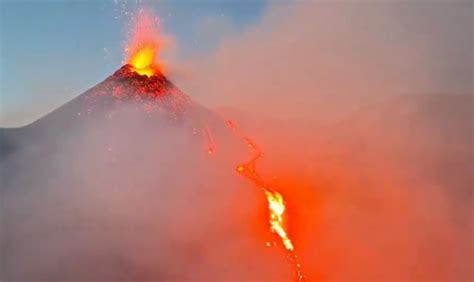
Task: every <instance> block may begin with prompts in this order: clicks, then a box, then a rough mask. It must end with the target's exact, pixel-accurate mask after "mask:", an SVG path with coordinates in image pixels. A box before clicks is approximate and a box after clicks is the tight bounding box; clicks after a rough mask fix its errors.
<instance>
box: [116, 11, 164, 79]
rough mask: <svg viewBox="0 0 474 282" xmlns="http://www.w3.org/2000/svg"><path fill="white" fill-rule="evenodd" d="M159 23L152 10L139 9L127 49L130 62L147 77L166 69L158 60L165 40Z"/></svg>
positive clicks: (138, 71) (137, 71)
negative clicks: (159, 28)
mask: <svg viewBox="0 0 474 282" xmlns="http://www.w3.org/2000/svg"><path fill="white" fill-rule="evenodd" d="M158 24H159V19H158V17H156V16H154V15H153V13H152V12H150V11H147V10H143V9H141V10H139V11H138V13H136V14H135V17H134V21H133V29H132V30H131V36H130V38H129V42H128V46H127V47H126V49H125V52H126V53H127V55H128V64H130V65H131V66H132V68H133V70H134V71H135V72H136V73H138V74H141V75H146V76H147V77H151V76H153V75H156V74H158V73H160V72H163V69H164V65H163V63H161V62H159V60H158V58H159V52H160V51H161V47H162V45H163V42H164V40H163V36H161V34H160V32H159V30H158Z"/></svg>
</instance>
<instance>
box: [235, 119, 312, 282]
mask: <svg viewBox="0 0 474 282" xmlns="http://www.w3.org/2000/svg"><path fill="white" fill-rule="evenodd" d="M227 124H228V125H229V127H230V128H231V129H232V130H233V131H234V132H235V133H238V132H237V126H236V124H235V122H233V121H231V120H228V122H227ZM244 140H245V142H246V143H247V145H248V146H249V147H250V148H251V149H253V150H254V151H255V156H254V157H253V158H252V159H251V160H250V162H248V163H245V164H240V165H238V166H237V167H236V170H237V172H238V173H239V174H241V175H243V176H244V177H246V178H247V179H250V180H251V181H252V182H253V183H254V184H255V185H256V186H257V187H259V188H260V189H261V190H262V191H263V192H264V193H265V197H266V198H267V202H268V210H269V213H270V219H269V222H270V230H271V231H272V232H273V233H276V234H277V235H278V236H279V237H280V239H281V241H282V243H283V246H284V247H285V249H286V250H287V252H288V258H289V259H290V261H291V262H292V264H293V266H294V268H295V276H296V281H298V282H300V281H303V280H304V279H305V277H306V276H305V275H304V274H303V272H302V270H301V264H300V263H299V260H298V256H297V255H296V254H295V252H294V250H295V247H294V245H293V242H292V241H291V239H290V238H289V236H288V233H287V231H286V229H285V226H284V222H283V216H284V213H285V209H286V208H285V202H284V200H283V196H282V195H281V194H280V193H278V192H277V191H276V190H274V189H272V188H270V186H269V185H268V184H267V183H266V181H265V180H264V179H263V178H262V177H261V176H260V174H258V172H257V170H256V166H255V163H256V162H257V160H259V159H260V158H262V156H263V152H262V151H261V150H260V149H259V148H258V147H257V146H256V144H255V142H253V140H252V139H250V138H249V137H245V138H244Z"/></svg>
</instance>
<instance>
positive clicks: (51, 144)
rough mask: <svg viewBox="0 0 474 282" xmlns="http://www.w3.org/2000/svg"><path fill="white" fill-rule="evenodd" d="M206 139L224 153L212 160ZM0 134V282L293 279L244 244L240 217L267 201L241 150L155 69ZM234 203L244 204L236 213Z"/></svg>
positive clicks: (124, 77)
mask: <svg viewBox="0 0 474 282" xmlns="http://www.w3.org/2000/svg"><path fill="white" fill-rule="evenodd" d="M214 134H215V135H219V141H221V142H222V143H223V144H226V147H228V148H229V149H228V151H227V153H226V150H225V149H223V148H222V149H221V150H219V154H218V155H216V156H214V155H211V156H210V154H213V153H214V152H215V148H214V146H215V144H214V143H213V142H214V141H213V135H214ZM0 135H1V136H0V140H1V144H0V145H1V160H2V162H1V168H2V189H1V195H2V197H1V201H2V203H1V213H0V215H1V220H2V224H1V226H2V228H1V232H0V235H1V250H2V252H1V265H0V274H1V275H0V279H1V280H2V281H3V280H5V281H37V280H38V279H40V280H44V281H66V280H67V281H150V280H154V281H156V280H163V279H164V280H181V281H182V280H188V279H196V278H197V279H202V280H216V279H217V280H228V279H238V280H249V279H258V280H264V279H270V280H272V279H273V280H275V279H280V278H281V277H282V276H287V277H290V276H291V273H290V270H288V273H286V272H285V271H283V274H282V273H281V271H275V270H274V267H275V266H277V267H278V268H280V269H287V262H286V261H285V259H282V257H281V256H280V255H275V253H271V252H268V250H267V249H266V248H267V247H266V246H265V245H264V244H263V243H262V242H261V241H260V240H259V239H256V240H253V239H250V238H254V237H255V236H254V235H253V234H251V231H250V230H249V228H248V226H247V222H248V214H252V213H254V211H253V207H256V206H260V205H261V204H262V203H263V204H265V203H264V202H261V200H262V199H261V198H259V197H260V196H261V194H260V192H259V191H258V190H257V189H242V187H241V186H242V182H241V181H242V180H239V179H240V177H239V176H238V175H237V174H236V173H235V170H234V169H233V168H234V167H235V165H236V164H238V163H239V162H241V161H242V156H246V155H248V152H246V151H247V148H246V146H245V144H241V142H240V141H241V140H237V139H236V138H235V136H233V135H232V134H231V130H229V129H228V128H227V126H226V124H225V122H223V120H222V118H221V117H220V116H218V115H217V114H215V113H213V112H212V111H210V110H208V109H206V108H205V107H203V106H201V105H199V104H198V103H195V102H194V101H192V99H191V98H190V97H189V96H187V95H186V94H184V93H183V92H182V91H181V90H179V89H178V88H177V87H176V86H174V85H173V83H172V82H170V81H169V80H168V79H167V78H166V77H165V76H164V75H163V74H162V73H161V72H155V73H154V75H152V76H148V75H141V74H139V73H137V72H136V71H135V70H134V68H133V67H132V66H130V65H124V66H122V67H121V68H120V69H118V70H117V71H116V72H115V73H114V74H112V75H111V76H109V77H108V78H106V79H105V80H104V81H102V82H100V83H99V84H97V85H96V86H94V87H92V88H90V89H89V90H87V91H86V92H84V93H83V94H81V95H79V96H78V97H77V98H75V99H73V100H71V101H70V102H68V103H66V104H65V105H63V106H61V107H59V108H58V109H56V110H54V111H52V112H50V113H49V114H47V115H45V116H44V117H42V118H40V119H38V120H37V121H35V122H33V123H31V124H29V125H27V126H25V127H22V128H9V129H1V130H0ZM229 152H231V153H229ZM210 158H212V159H211V160H212V161H211V160H210ZM235 198H238V199H245V201H244V202H241V203H239V205H238V207H239V208H238V209H236V208H235V205H234V204H233V203H235ZM221 214H225V215H226V216H225V217H222V216H219V215H221ZM280 216H281V215H280ZM276 224H278V222H276ZM262 227H263V230H265V231H267V230H268V229H267V228H268V226H267V225H266V224H265V222H263V223H262ZM232 238H233V239H232ZM239 238H246V239H245V240H243V241H242V240H241V239H239ZM235 240H237V241H235ZM234 241H235V242H237V243H238V244H239V247H238V248H236V247H235V242H234ZM242 252H245V253H247V255H245V258H246V259H245V262H242V259H241V257H242V255H241V253H242ZM222 258H225V259H224V260H222ZM181 265H184V267H185V269H184V270H183V268H182V267H180V266H181ZM229 265H232V271H230V270H229V269H228V268H229Z"/></svg>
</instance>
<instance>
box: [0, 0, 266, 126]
mask: <svg viewBox="0 0 474 282" xmlns="http://www.w3.org/2000/svg"><path fill="white" fill-rule="evenodd" d="M0 2H1V9H0V11H1V12H0V13H1V15H0V19H1V27H0V31H1V34H0V35H1V37H0V40H1V57H0V59H1V61H0V64H1V67H0V79H1V80H0V84H1V88H0V90H1V97H0V98H1V109H0V110H1V117H0V126H1V125H4V124H5V123H9V122H8V120H9V119H12V116H15V119H16V118H18V117H28V116H30V115H32V114H34V113H31V112H28V111H30V109H31V108H32V107H31V105H32V104H34V105H38V106H39V107H40V108H44V109H48V108H54V107H55V106H59V105H61V104H62V103H64V102H66V101H67V100H70V99H72V98H74V97H75V96H76V95H78V94H80V93H82V92H83V91H84V90H86V89H87V88H89V87H91V86H93V85H95V84H96V83H98V82H99V81H101V80H103V79H104V78H105V77H107V76H108V75H109V74H110V73H111V72H113V71H114V70H115V69H117V68H118V67H119V66H120V65H121V60H122V59H123V47H124V44H125V39H126V32H127V22H128V17H127V15H126V14H125V12H132V11H133V10H134V9H136V8H137V6H138V5H137V3H136V1H130V0H128V1H125V0H117V1H113V0H110V1H91V0H89V1H66V0H59V1H52V0H48V1H34V0H30V1H21V0H20V1H18V0H0ZM145 4H146V5H147V6H150V7H152V8H153V9H154V11H155V12H156V13H157V14H158V15H159V16H160V18H161V19H162V21H163V29H164V30H165V32H166V33H168V34H171V35H172V36H173V37H174V38H175V40H176V45H177V46H178V49H177V50H178V51H177V52H178V54H177V55H178V56H179V57H188V56H199V55H205V54H206V53H207V52H211V51H212V50H213V48H215V47H216V46H217V44H218V43H219V40H220V39H222V38H223V37H225V36H226V31H233V32H238V31H240V30H244V29H245V28H246V27H248V26H251V25H252V24H253V23H255V22H258V20H259V19H260V17H261V16H262V14H263V11H264V10H265V7H266V3H265V1H264V0H253V1H242V0H235V1H230V0H228V1H217V0H207V1H200V0H199V1H191V0H189V1H176V0H175V1H171V0H170V1H150V2H145ZM210 25H213V26H214V27H216V26H217V27H218V28H217V29H215V30H212V29H211V30H209V29H206V26H210ZM44 93H48V97H49V99H52V101H44V99H43V98H44V97H45V95H44ZM33 108H34V107H33ZM20 119H21V118H20ZM24 122H25V121H24ZM20 123H21V122H20Z"/></svg>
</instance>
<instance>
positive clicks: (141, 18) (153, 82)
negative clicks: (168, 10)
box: [103, 10, 305, 281]
mask: <svg viewBox="0 0 474 282" xmlns="http://www.w3.org/2000/svg"><path fill="white" fill-rule="evenodd" d="M158 22H159V21H158V19H157V17H155V16H153V14H152V13H150V12H147V11H144V10H140V11H139V13H138V14H137V17H136V19H135V24H134V30H133V35H132V37H131V40H130V42H129V46H128V47H127V48H126V52H127V53H128V55H129V56H128V57H129V59H128V65H127V66H124V67H123V68H122V69H121V70H120V71H119V72H117V75H116V76H114V78H112V79H111V80H110V81H112V82H113V81H115V80H122V79H123V78H133V79H129V80H130V81H131V82H134V83H135V82H136V84H137V86H139V87H138V89H143V90H141V91H139V94H138V95H132V96H133V97H140V99H142V98H141V97H148V98H152V102H156V101H161V102H163V101H164V100H163V99H164V98H166V97H170V98H172V99H171V100H170V101H168V104H170V105H171V106H170V107H169V108H172V109H173V111H174V112H176V110H178V109H184V108H185V107H184V106H183V105H187V104H188V103H187V101H185V100H187V99H184V98H183V97H185V95H184V94H182V93H181V92H179V91H175V90H174V88H172V87H169V82H168V81H167V80H166V78H165V77H164V76H163V74H162V71H163V64H161V63H158V54H159V51H160V47H161V44H162V42H163V40H162V38H161V37H160V34H159V32H158V30H157V28H156V24H157V23H158ZM135 73H136V74H138V75H136V74H135ZM133 74H135V76H139V77H140V79H138V78H137V77H135V76H134V75H133ZM140 75H141V76H140ZM143 75H144V76H146V77H142V76H143ZM148 81H149V82H148ZM106 83H108V81H106ZM163 86H165V87H164V88H163ZM103 87H104V88H108V87H107V84H105V85H104V86H103ZM154 89H159V90H158V91H155V90H154ZM163 89H164V90H165V92H163V91H162V90H163ZM115 92H117V94H114V96H116V97H118V98H120V97H121V94H120V93H121V91H114V93H115ZM162 92H163V93H162ZM163 94H165V95H163ZM181 94H182V95H181ZM165 105H166V104H165ZM150 107H151V106H150ZM227 124H228V126H229V127H230V128H231V129H232V131H233V132H234V133H235V134H236V135H237V136H238V137H242V138H243V140H244V141H245V142H246V143H247V145H248V146H249V147H250V148H251V149H252V150H253V151H254V153H255V156H254V157H253V159H252V160H250V162H248V163H245V164H240V165H238V166H237V167H236V170H237V172H238V173H239V174H240V175H242V176H244V177H246V178H247V179H249V180H251V181H252V182H253V183H254V184H255V185H256V186H257V187H259V188H260V189H261V190H262V191H263V193H264V194H265V197H266V199H267V202H268V210H269V223H270V231H271V232H272V233H275V234H277V235H278V236H279V238H280V239H281V241H282V243H283V246H284V247H285V249H286V251H287V253H288V258H289V260H290V261H291V263H292V264H293V266H294V268H295V276H296V281H303V280H304V279H305V275H303V273H302V271H301V265H300V263H299V262H298V257H297V255H296V254H295V252H294V250H295V247H294V245H293V242H292V241H291V239H290V238H289V236H288V232H287V230H286V229H285V225H284V214H285V203H284V200H283V196H282V195H281V194H280V193H279V192H277V191H276V190H275V189H272V188H271V187H270V185H269V184H268V183H267V181H265V180H264V179H263V178H262V177H261V176H260V175H259V174H258V172H257V171H256V166H255V163H256V161H257V160H259V159H260V158H261V157H262V156H263V152H262V151H261V150H260V149H259V148H258V147H257V146H256V144H255V142H253V140H252V139H250V138H249V137H246V136H245V135H242V134H240V132H239V130H238V128H237V126H236V124H235V123H234V122H233V121H231V120H228V121H227ZM193 132H194V133H195V132H196V128H193ZM201 132H202V135H203V137H204V140H205V141H204V142H205V143H207V145H206V152H207V154H209V155H212V154H213V153H214V152H215V140H214V138H213V135H212V132H211V130H210V128H209V127H208V126H205V127H204V128H202V129H201Z"/></svg>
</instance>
